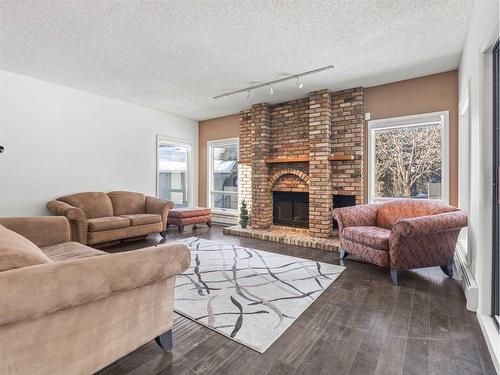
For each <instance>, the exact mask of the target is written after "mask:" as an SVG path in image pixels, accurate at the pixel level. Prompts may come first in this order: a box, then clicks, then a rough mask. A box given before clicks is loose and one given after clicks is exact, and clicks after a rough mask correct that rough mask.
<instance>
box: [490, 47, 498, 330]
mask: <svg viewBox="0 0 500 375" xmlns="http://www.w3.org/2000/svg"><path fill="white" fill-rule="evenodd" d="M493 129H494V137H493V157H494V159H493V168H494V169H493V176H494V177H493V287H492V288H491V289H492V307H493V308H492V310H493V311H492V315H493V317H494V318H495V321H496V323H497V328H499V327H500V47H499V42H497V44H496V46H495V48H494V49H493Z"/></svg>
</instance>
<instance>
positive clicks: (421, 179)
mask: <svg viewBox="0 0 500 375" xmlns="http://www.w3.org/2000/svg"><path fill="white" fill-rule="evenodd" d="M374 142H375V155H374V159H375V198H424V199H442V191H441V190H442V189H441V173H442V165H441V156H442V155H441V154H442V144H441V143H442V142H441V124H430V125H421V126H411V127H400V128H397V127H396V128H391V129H380V130H375V131H374Z"/></svg>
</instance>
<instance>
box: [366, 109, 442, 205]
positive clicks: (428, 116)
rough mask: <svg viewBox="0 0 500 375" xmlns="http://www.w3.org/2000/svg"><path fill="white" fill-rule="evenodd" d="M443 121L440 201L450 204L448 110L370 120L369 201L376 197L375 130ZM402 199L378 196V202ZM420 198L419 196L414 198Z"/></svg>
mask: <svg viewBox="0 0 500 375" xmlns="http://www.w3.org/2000/svg"><path fill="white" fill-rule="evenodd" d="M438 121H439V122H441V123H442V126H443V128H442V132H441V142H442V143H441V144H442V145H443V152H442V154H441V166H442V178H441V190H442V192H441V194H442V198H441V199H439V200H438V201H440V202H443V203H445V204H449V195H450V181H449V178H450V170H449V147H450V145H449V141H450V137H449V112H448V111H440V112H431V113H422V114H418V115H411V116H400V117H391V118H385V119H380V120H371V121H368V202H369V203H372V202H374V197H375V184H374V181H375V169H374V168H373V166H374V165H375V160H374V157H375V142H373V133H374V131H375V130H381V129H389V128H396V127H411V126H419V125H424V124H427V123H434V122H438ZM393 199H400V198H376V200H375V201H376V202H382V201H387V200H393ZM413 199H418V198H413Z"/></svg>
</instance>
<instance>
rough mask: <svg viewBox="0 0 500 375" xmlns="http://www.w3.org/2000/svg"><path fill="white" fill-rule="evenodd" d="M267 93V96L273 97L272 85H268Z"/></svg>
mask: <svg viewBox="0 0 500 375" xmlns="http://www.w3.org/2000/svg"><path fill="white" fill-rule="evenodd" d="M268 92H269V95H274V90H273V85H271V84H270V85H269V89H268Z"/></svg>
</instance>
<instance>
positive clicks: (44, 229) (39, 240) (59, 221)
mask: <svg viewBox="0 0 500 375" xmlns="http://www.w3.org/2000/svg"><path fill="white" fill-rule="evenodd" d="M0 225H3V226H4V227H5V228H7V229H10V230H12V231H14V232H16V233H18V234H20V235H21V236H23V237H26V238H27V239H28V240H30V241H31V242H33V243H34V244H35V245H37V246H50V245H55V244H57V243H61V242H68V241H70V239H71V234H70V227H69V222H68V220H67V219H66V218H65V217H54V216H34V217H2V218H0Z"/></svg>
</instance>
